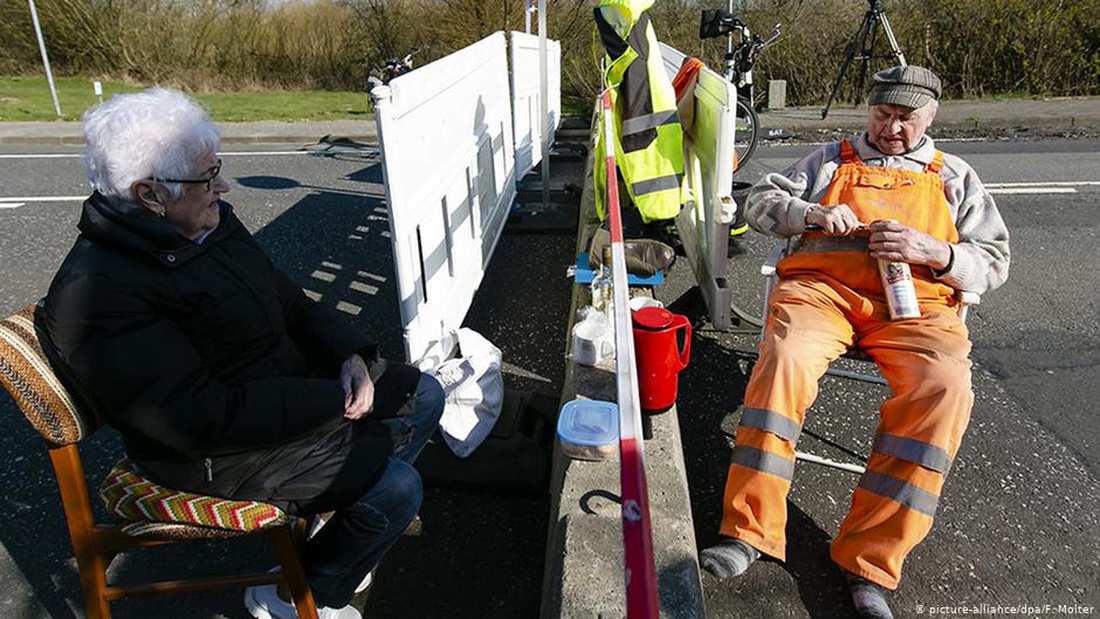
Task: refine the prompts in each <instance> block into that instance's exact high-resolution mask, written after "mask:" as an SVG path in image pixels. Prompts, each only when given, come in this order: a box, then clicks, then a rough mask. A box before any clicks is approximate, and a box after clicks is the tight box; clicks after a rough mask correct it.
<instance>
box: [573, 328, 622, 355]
mask: <svg viewBox="0 0 1100 619" xmlns="http://www.w3.org/2000/svg"><path fill="white" fill-rule="evenodd" d="M608 331H610V329H608V328H607V325H606V324H604V323H600V322H597V321H593V320H584V321H581V322H578V323H577V324H575V325H573V350H572V352H571V356H572V357H573V360H574V361H576V362H577V363H580V364H583V365H596V364H597V363H599V362H600V361H603V360H604V359H607V358H608V357H610V356H611V355H612V354H613V353H614V352H615V345H614V344H613V343H612V342H611V338H610V334H609V333H608Z"/></svg>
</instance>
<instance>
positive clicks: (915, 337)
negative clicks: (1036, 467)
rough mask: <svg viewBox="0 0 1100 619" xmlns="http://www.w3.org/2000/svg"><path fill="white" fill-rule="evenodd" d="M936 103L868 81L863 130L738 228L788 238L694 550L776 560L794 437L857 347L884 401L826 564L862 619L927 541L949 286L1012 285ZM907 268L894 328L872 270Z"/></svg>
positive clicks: (759, 197)
mask: <svg viewBox="0 0 1100 619" xmlns="http://www.w3.org/2000/svg"><path fill="white" fill-rule="evenodd" d="M940 94H941V85H940V80H939V78H938V77H936V75H935V74H933V73H932V72H931V71H929V70H928V69H925V68H923V67H917V66H912V65H910V66H902V67H894V68H891V69H887V70H884V71H881V72H879V73H877V74H875V76H874V78H873V82H872V84H871V89H870V92H869V94H868V106H869V109H868V115H867V129H866V131H864V132H863V133H861V134H860V135H858V136H856V137H855V138H854V139H844V140H841V141H840V142H837V143H832V144H828V145H825V146H823V147H821V148H819V149H817V150H815V151H814V152H812V153H810V154H809V155H807V156H806V157H804V158H802V159H801V160H799V161H797V162H796V163H794V164H793V165H791V166H790V167H788V168H787V169H786V170H783V171H782V172H778V173H772V174H768V175H767V176H766V177H765V178H764V179H763V180H762V181H760V182H759V183H758V184H757V185H756V186H755V187H753V189H752V191H751V192H750V194H749V197H748V204H747V215H748V220H749V224H750V225H752V227H753V228H755V229H756V230H757V231H759V232H763V233H765V234H768V235H772V236H777V237H782V238H785V239H787V240H788V246H787V255H786V256H785V257H784V258H783V260H781V261H780V262H779V264H778V269H777V270H778V275H779V281H778V283H777V285H776V287H775V291H774V294H772V296H771V300H770V305H769V307H768V317H767V325H766V327H765V331H764V337H763V340H762V342H761V344H760V358H759V361H757V363H756V366H755V368H754V370H753V373H752V377H751V379H750V380H749V384H748V387H747V389H746V392H745V404H744V410H743V412H742V416H741V422H740V425H739V427H738V429H737V435H736V444H735V447H734V450H733V456H732V459H731V464H730V467H729V472H728V476H727V481H726V489H725V497H724V499H723V517H722V523H721V528H720V533H721V539H720V541H719V542H718V543H717V544H715V545H714V546H712V547H710V548H707V549H706V550H704V551H703V552H702V553H701V555H700V560H701V563H702V565H703V567H704V568H706V569H707V570H708V571H709V572H710V573H712V574H714V575H715V576H717V577H719V578H729V577H732V576H738V575H740V574H741V573H743V572H744V571H745V570H746V569H747V568H748V567H749V565H750V564H751V563H752V562H753V561H755V560H756V559H758V558H759V557H760V556H761V554H765V555H768V556H770V557H773V558H775V559H778V560H780V561H782V560H784V559H785V553H786V539H785V535H784V528H785V526H786V523H787V503H786V501H787V493H788V491H789V490H790V485H791V481H790V480H791V474H792V472H793V470H794V452H795V442H796V441H797V440H798V435H799V433H800V432H801V429H802V423H803V419H804V414H805V412H806V409H807V408H808V407H809V406H810V404H811V403H812V402H813V401H814V398H815V397H816V396H817V384H818V380H819V379H820V378H821V376H822V374H824V372H825V370H826V369H827V367H828V365H829V363H830V362H831V361H833V360H835V359H836V358H837V357H839V356H840V355H841V354H843V353H844V352H845V351H846V350H847V349H848V348H849V347H852V346H858V347H859V348H860V349H861V350H862V351H863V352H865V353H867V354H869V355H870V356H871V357H872V358H873V359H874V360H875V362H876V363H877V365H878V367H879V369H880V371H881V372H882V374H883V376H884V377H885V378H886V380H887V381H888V382H889V385H890V390H891V392H892V396H891V397H890V398H888V399H887V400H886V401H885V402H884V403H883V404H882V407H881V410H880V415H879V425H878V430H877V432H876V434H875V438H874V444H873V447H872V453H871V455H870V457H869V459H868V462H867V471H866V473H864V474H863V476H862V477H861V478H860V480H859V483H858V485H857V487H856V489H855V491H854V493H853V496H852V504H851V508H850V510H849V511H848V516H847V517H846V518H845V520H844V522H843V523H842V524H841V526H840V531H839V533H838V534H837V536H836V539H834V540H833V543H832V546H831V553H830V554H831V555H832V559H833V561H835V562H836V563H837V564H838V565H839V566H840V568H841V570H842V571H843V573H844V576H845V578H846V580H847V581H848V584H849V587H850V589H851V592H852V599H853V602H854V604H855V606H856V609H857V611H858V612H859V614H860V616H862V617H891V616H892V615H891V612H890V608H889V606H888V603H887V598H888V590H894V589H896V588H897V586H898V581H899V580H900V578H901V568H902V563H903V562H904V561H905V557H906V556H907V555H908V554H909V552H910V551H912V550H913V548H914V547H915V546H916V545H917V544H918V543H919V542H920V541H921V540H922V539H924V537H925V536H926V535H927V534H928V531H929V529H930V528H931V527H932V518H933V515H934V514H935V511H936V506H937V504H938V502H939V498H940V490H941V489H942V487H943V483H944V478H945V476H946V475H947V473H948V470H949V468H950V465H951V461H952V459H953V458H954V457H955V454H956V452H957V451H958V449H959V443H960V442H961V440H962V436H963V433H964V431H965V430H966V426H967V422H968V421H969V419H970V409H971V407H972V404H973V399H974V398H973V393H972V391H971V388H970V361H969V359H968V355H969V352H970V342H969V339H968V335H967V330H966V326H965V324H964V323H963V321H962V319H961V318H960V317H959V315H958V312H957V306H956V299H955V293H956V292H957V291H964V290H965V291H972V292H976V293H979V294H980V293H984V292H986V291H989V290H993V289H994V288H996V287H998V286H1000V285H1001V284H1002V283H1003V282H1004V281H1005V278H1006V277H1007V276H1008V263H1009V253H1008V230H1007V229H1006V228H1005V225H1004V222H1003V221H1002V219H1001V216H1000V213H998V211H997V207H996V205H995V204H994V202H993V198H992V197H991V196H990V195H989V193H988V192H987V191H986V190H985V189H984V188H983V187H982V183H981V181H980V180H978V176H977V175H976V174H975V173H974V170H973V169H971V167H970V166H969V165H967V164H966V162H964V161H963V160H962V159H959V158H958V157H955V156H952V155H947V154H944V153H943V152H941V151H939V150H937V149H936V146H935V144H934V143H933V141H932V138H930V137H928V136H927V135H925V131H926V130H927V129H928V127H929V126H930V125H931V124H932V120H933V119H934V118H935V116H936V110H937V108H938V105H939V102H938V99H939V97H940ZM880 260H882V261H888V262H905V263H908V264H909V267H910V269H911V273H912V280H913V284H914V287H915V289H916V296H917V300H918V303H919V307H920V315H919V316H918V317H912V318H904V319H899V320H891V319H890V314H889V311H888V306H887V300H886V297H885V293H884V287H883V284H882V281H881V279H880V275H879V271H878V261H880Z"/></svg>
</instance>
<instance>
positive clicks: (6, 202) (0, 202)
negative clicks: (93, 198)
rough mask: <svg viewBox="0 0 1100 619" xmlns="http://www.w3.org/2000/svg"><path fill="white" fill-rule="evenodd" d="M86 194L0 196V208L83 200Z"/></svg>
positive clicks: (86, 197)
mask: <svg viewBox="0 0 1100 619" xmlns="http://www.w3.org/2000/svg"><path fill="white" fill-rule="evenodd" d="M87 199H88V196H21V197H18V198H0V208H19V207H20V206H24V205H26V204H27V203H28V202H83V201H85V200H87Z"/></svg>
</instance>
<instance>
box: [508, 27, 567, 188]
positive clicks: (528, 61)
mask: <svg viewBox="0 0 1100 619" xmlns="http://www.w3.org/2000/svg"><path fill="white" fill-rule="evenodd" d="M546 55H547V59H546V64H547V70H546V73H547V81H548V84H547V92H548V93H549V94H548V95H547V110H548V112H547V114H548V118H546V122H545V123H541V124H540V123H539V38H538V37H537V36H534V35H530V34H525V33H523V32H512V122H513V128H512V132H513V135H514V136H515V148H516V178H517V179H518V178H523V176H524V175H525V174H527V173H528V172H530V171H531V170H533V169H534V167H535V166H536V165H538V164H539V162H540V161H542V140H543V136H549V141H550V143H551V144H553V143H554V133H555V132H556V131H557V129H558V126H559V125H560V124H561V42H559V41H554V40H548V41H547V42H546Z"/></svg>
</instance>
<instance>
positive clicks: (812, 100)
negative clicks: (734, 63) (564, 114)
mask: <svg viewBox="0 0 1100 619" xmlns="http://www.w3.org/2000/svg"><path fill="white" fill-rule="evenodd" d="M36 3H37V6H38V11H39V16H40V18H41V21H42V29H43V33H44V35H45V37H46V40H47V44H48V45H49V49H50V54H51V61H52V64H53V66H54V68H55V70H56V71H57V72H58V73H59V74H61V75H97V76H111V77H115V78H130V79H134V80H140V81H143V82H159V83H163V84H172V85H177V86H181V87H186V88H190V89H194V90H207V89H209V90H213V89H253V88H277V89H295V88H319V89H331V90H346V89H354V90H364V89H365V80H366V75H367V72H368V70H369V68H370V67H377V66H380V65H381V64H382V63H384V62H385V60H386V59H387V58H391V57H400V56H403V55H405V54H406V53H408V52H409V51H412V50H413V49H416V48H419V49H420V50H421V51H420V54H419V56H418V57H417V63H418V64H423V63H425V62H429V61H431V60H433V59H435V58H439V57H441V56H444V55H446V54H448V53H451V52H453V51H455V50H457V49H459V48H461V47H463V46H465V45H468V44H470V43H473V42H475V41H477V40H479V39H481V38H482V37H484V36H486V35H488V34H490V33H492V32H495V31H497V30H504V31H508V30H522V29H523V23H524V14H523V11H524V2H523V0H315V1H313V2H308V3H307V2H299V3H293V2H291V3H284V4H278V5H274V6H272V5H269V4H268V3H267V2H265V0H36ZM548 4H549V7H548V19H549V28H548V30H549V33H550V35H551V36H553V37H554V38H556V39H559V40H560V41H561V44H562V52H563V59H562V71H563V75H562V80H563V81H562V86H563V95H564V96H565V98H566V99H567V101H568V102H569V103H568V104H569V105H571V107H574V108H576V107H580V108H582V109H587V108H588V107H589V106H590V105H591V101H592V99H593V97H594V96H595V94H596V92H597V91H598V90H599V88H600V83H599V82H600V79H599V61H600V59H601V58H602V56H603V50H602V47H601V45H600V43H599V40H598V37H597V36H596V33H595V28H594V23H593V19H592V10H593V8H594V7H595V3H593V2H591V0H551V1H549V2H548ZM735 5H736V6H737V7H738V8H739V9H740V14H741V17H742V18H743V19H745V21H746V22H747V23H748V24H749V25H750V27H751V28H752V29H753V31H755V32H758V33H760V34H766V33H767V32H769V31H770V30H771V27H772V26H773V25H774V24H775V23H777V22H778V23H782V24H783V27H784V36H783V38H782V39H781V40H780V41H779V42H778V43H777V44H776V45H775V46H773V47H772V48H769V49H768V50H767V51H766V52H765V53H764V54H763V55H762V56H761V57H760V59H759V62H758V64H757V67H756V79H757V82H758V83H763V82H765V81H767V80H769V79H785V80H787V82H788V87H787V95H788V100H789V101H790V102H791V103H792V104H795V105H798V104H802V105H811V104H820V103H823V102H824V100H825V98H826V97H827V96H828V93H829V90H830V88H831V86H832V81H833V78H834V76H835V75H836V73H837V69H838V67H839V65H840V62H841V61H842V60H843V58H844V57H845V52H846V48H847V46H848V45H849V44H850V43H851V41H852V38H853V35H854V34H855V33H856V31H857V29H858V28H859V25H860V23H861V21H862V19H863V15H864V13H865V12H866V10H867V8H868V3H867V2H865V1H857V0H739V1H738V2H737V3H735ZM883 5H884V7H885V9H886V12H887V15H888V17H889V19H890V22H891V25H892V26H893V29H894V31H895V33H896V35H897V38H898V42H899V44H900V46H901V48H902V50H903V51H904V52H905V55H906V58H907V60H909V62H911V63H914V64H922V65H926V66H929V67H931V68H932V69H934V70H935V71H936V72H937V73H939V74H940V75H941V77H942V78H943V80H944V87H945V91H946V94H947V96H949V97H975V96H988V95H1004V94H1020V95H1031V96H1046V95H1085V94H1093V95H1095V94H1100V0H1073V1H1070V0H884V2H883ZM725 6H726V0H714V1H710V0H660V2H658V3H657V4H655V5H654V6H653V8H652V9H650V15H651V17H652V19H653V24H654V28H655V29H656V32H657V35H658V37H659V38H660V39H661V40H663V41H665V42H667V43H669V44H671V45H673V46H675V47H677V48H678V49H680V50H682V51H684V52H685V53H689V54H692V55H696V56H698V57H699V58H701V59H702V60H704V61H705V62H706V63H707V64H708V65H710V66H712V67H720V66H721V63H722V55H723V54H724V52H725V40H724V39H716V40H708V41H700V40H699V38H698V27H699V13H700V11H701V10H702V9H704V8H724V7H725ZM878 38H879V40H878V47H877V50H878V52H879V53H880V54H885V53H886V52H887V46H886V41H885V39H884V37H883V36H882V33H881V32H879V37H878ZM892 63H893V60H892V59H890V58H880V59H875V60H874V61H872V63H871V66H870V70H875V69H878V68H882V67H884V66H887V65H889V64H892ZM40 71H41V61H40V60H39V58H38V48H37V44H36V42H35V40H34V32H33V29H32V28H31V25H30V18H29V13H28V11H27V5H26V2H25V0H0V73H7V74H12V73H14V74H21V73H38V72H40ZM849 75H850V78H849V79H848V80H847V81H846V83H845V84H844V88H843V90H842V99H843V100H852V99H853V98H855V97H856V96H857V95H860V94H861V93H862V88H863V84H861V83H860V79H859V78H861V77H863V76H864V73H863V72H862V71H861V70H860V66H859V65H858V63H857V64H856V65H853V66H852V67H851V69H850V70H849Z"/></svg>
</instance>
